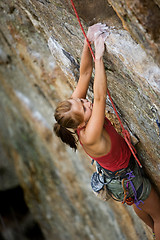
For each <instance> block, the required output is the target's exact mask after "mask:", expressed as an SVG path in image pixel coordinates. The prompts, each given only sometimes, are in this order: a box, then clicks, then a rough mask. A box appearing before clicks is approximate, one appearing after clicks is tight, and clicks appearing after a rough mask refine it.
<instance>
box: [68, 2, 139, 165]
mask: <svg viewBox="0 0 160 240" xmlns="http://www.w3.org/2000/svg"><path fill="white" fill-rule="evenodd" d="M70 1H71V4H72V7H73V10H74V12H75V14H76V17H77V20H78V22H79V25H80V28H81V30H82V32H83V35H84V37H85V39H86V41H87V44H88V47H89V49H90V52H91V54H92V57H93V59H94V61H95V56H94V53H93V50H92V48H91V45H90V42H89V40H88V38H87V36H86V33H85V31H84V28H83V26H82V24H81V20H80V18H79V16H78V13H77V10H76V8H75V5H74V3H73V0H70ZM107 94H108V96H109V99H110V101H111V104H112V107H113V109H114V111H115V114H116V116H117V118H118V120H119V123H120V125H121V128H122V134H123V136H124V139H125V141H126V143H127V145H128V147H129V149H130V150H131V152H132V154H133V156H134V158H135V159H136V161H137V162H138V164H139V166H140V167H142V165H141V163H140V161H139V160H138V158H137V156H136V151H135V148H134V147H133V145H132V144H131V140H130V134H129V132H128V131H127V130H126V129H125V128H124V126H123V124H122V121H121V119H120V117H119V115H118V112H117V110H116V107H115V105H114V103H113V100H112V98H111V95H110V92H109V90H108V89H107Z"/></svg>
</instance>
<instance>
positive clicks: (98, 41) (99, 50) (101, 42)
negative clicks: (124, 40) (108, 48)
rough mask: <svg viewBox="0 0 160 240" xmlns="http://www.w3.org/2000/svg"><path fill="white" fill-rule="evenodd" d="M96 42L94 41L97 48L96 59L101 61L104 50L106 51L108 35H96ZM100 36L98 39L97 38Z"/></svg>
mask: <svg viewBox="0 0 160 240" xmlns="http://www.w3.org/2000/svg"><path fill="white" fill-rule="evenodd" d="M95 35H96V36H95V40H94V46H95V58H96V60H98V59H100V58H101V57H102V56H103V54H104V50H105V45H104V42H105V39H106V37H107V36H108V33H107V32H105V33H101V34H100V35H98V33H97V34H95ZM97 36H98V37H97Z"/></svg>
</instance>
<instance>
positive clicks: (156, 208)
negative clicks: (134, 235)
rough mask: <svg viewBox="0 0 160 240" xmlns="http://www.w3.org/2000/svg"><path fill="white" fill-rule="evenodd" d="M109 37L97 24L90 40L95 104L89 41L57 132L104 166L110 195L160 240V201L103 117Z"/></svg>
mask: <svg viewBox="0 0 160 240" xmlns="http://www.w3.org/2000/svg"><path fill="white" fill-rule="evenodd" d="M106 36H107V28H106V26H105V25H104V24H100V23H99V24H95V25H93V26H91V27H89V29H88V33H87V37H88V40H89V41H90V43H91V44H92V43H94V46H95V77H94V85H93V92H94V102H93V104H92V103H91V102H89V101H88V100H86V94H87V90H88V86H89V82H90V79H91V74H92V69H93V63H92V56H91V53H90V51H89V48H88V45H87V41H86V40H85V42H84V46H83V51H82V56H81V64H80V78H79V81H78V84H77V87H76V89H75V91H74V92H73V94H72V96H71V98H70V99H68V100H66V101H63V102H60V103H59V104H58V106H57V108H56V110H55V115H54V116H55V119H56V121H57V123H55V125H54V131H55V133H56V135H57V136H58V137H60V138H61V140H62V141H63V142H64V143H66V144H68V145H69V146H70V147H71V148H73V149H75V150H76V149H77V137H78V139H79V141H80V143H81V145H82V147H83V149H84V150H85V152H86V153H87V154H88V155H89V156H91V158H92V159H94V160H95V161H96V162H97V163H98V164H100V166H101V167H102V169H103V171H104V175H105V180H106V185H105V186H107V189H108V191H109V192H110V193H111V195H112V196H113V197H114V198H116V199H118V200H120V201H122V202H126V203H127V202H128V204H129V205H131V202H132V204H133V208H134V210H135V212H136V214H137V215H138V216H139V217H140V218H141V219H142V220H143V221H144V222H145V223H146V224H147V225H148V226H149V227H150V228H151V229H152V231H153V232H154V233H155V236H156V239H157V240H160V198H159V196H158V195H157V193H156V191H155V190H154V188H153V186H152V185H151V183H150V182H149V180H148V179H147V178H146V177H145V176H143V175H141V173H140V171H139V168H138V166H137V165H136V163H135V161H134V158H133V156H132V154H131V152H130V149H129V147H128V146H127V144H126V142H125V140H124V139H123V137H122V136H120V135H119V134H118V133H117V132H116V130H115V129H114V127H113V126H112V124H111V122H110V121H109V120H108V119H107V118H106V117H105V104H106V92H107V78H106V73H105V69H104V64H103V53H104V49H105V46H104V41H105V38H106ZM107 183H108V184H107Z"/></svg>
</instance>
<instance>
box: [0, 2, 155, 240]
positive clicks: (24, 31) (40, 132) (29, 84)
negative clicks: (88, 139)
mask: <svg viewBox="0 0 160 240" xmlns="http://www.w3.org/2000/svg"><path fill="white" fill-rule="evenodd" d="M75 3H76V7H78V10H79V13H80V16H81V17H82V18H83V24H84V26H85V29H86V28H87V25H89V24H93V23H95V22H97V21H100V22H106V23H108V24H109V25H110V26H112V28H110V30H109V32H110V35H109V37H108V38H107V40H106V46H107V53H106V55H105V66H106V71H107V76H108V86H109V89H110V92H111V93H112V96H113V99H114V101H115V102H116V105H117V108H118V110H119V113H120V114H121V116H122V118H123V120H124V122H125V124H126V125H127V126H128V128H129V130H130V131H131V132H132V133H133V134H136V135H137V137H138V138H139V140H140V143H139V144H138V146H137V150H138V152H139V156H140V160H141V161H142V162H143V164H144V165H145V167H146V169H147V171H148V173H149V175H150V177H151V178H152V180H153V181H154V183H155V184H156V185H157V187H158V188H159V187H160V182H159V180H158V179H159V148H158V147H159V142H158V134H157V128H156V123H155V120H156V116H155V114H154V113H153V112H152V111H151V108H152V106H154V107H156V108H157V109H158V107H159V91H160V89H159V87H160V86H159V85H160V84H159V82H158V81H159V74H160V73H159V71H160V70H159V68H158V66H157V65H156V63H155V62H156V61H157V59H158V58H157V56H158V54H157V52H156V51H155V49H156V48H155V46H156V44H157V42H156V40H155V42H153V50H152V48H149V47H146V49H149V51H150V52H151V51H153V56H154V59H152V58H151V56H150V52H149V51H148V50H147V51H145V50H144V49H143V48H141V45H139V44H138V43H137V42H135V41H134V40H133V39H132V38H131V36H130V34H129V33H128V32H127V31H126V30H124V29H123V28H122V25H121V23H120V21H119V19H118V17H117V16H116V14H115V13H114V11H113V9H112V8H111V6H110V5H108V3H107V1H102V0H101V1H99V3H98V5H96V1H89V0H88V1H77V2H75ZM84 3H85V4H84ZM84 6H88V7H89V11H87V13H88V14H87V13H86V12H85V11H84ZM96 6H97V7H96ZM114 8H116V7H115V6H114ZM0 9H1V12H0V21H1V25H0V49H1V50H0V99H1V101H0V110H1V111H0V143H1V146H2V147H1V148H2V149H3V151H2V152H1V160H2V159H4V160H6V162H10V163H11V164H12V165H13V164H14V166H15V169H16V173H17V176H18V179H19V183H20V185H21V186H22V187H23V190H24V193H25V199H26V202H27V205H28V206H29V208H30V210H31V212H32V213H33V215H34V217H35V218H36V220H37V221H38V222H39V224H40V226H41V228H42V231H43V233H44V235H45V237H46V239H47V240H49V239H58V240H63V239H65V240H66V239H70V240H71V239H76V240H78V239H85V240H87V239H96V240H98V239H99V240H101V239H113V240H114V239H129V240H132V239H135V240H136V239H137V240H138V239H144V240H145V239H151V236H150V232H149V230H148V229H147V228H146V227H145V226H144V225H143V224H142V223H141V221H140V220H139V219H137V217H136V216H135V214H134V213H133V211H132V209H131V208H128V207H126V206H122V205H121V204H119V203H115V202H112V201H109V202H108V203H104V202H101V201H99V200H98V199H96V197H95V196H94V195H93V193H92V192H91V189H90V176H91V173H92V171H93V169H94V167H91V166H90V160H89V159H88V158H87V157H86V155H85V154H84V153H83V152H81V149H80V150H79V151H78V152H77V153H76V154H75V153H73V152H72V151H71V150H70V149H69V148H68V147H66V146H64V145H62V144H61V143H60V142H59V140H58V139H57V138H56V137H55V136H54V135H53V134H52V123H53V120H52V116H53V109H54V107H55V105H56V103H57V102H58V101H59V100H61V99H64V98H66V97H68V96H70V94H71V92H72V90H73V88H74V86H75V84H76V81H77V80H78V75H79V71H78V70H79V63H80V56H81V50H82V46H83V41H84V38H83V35H82V33H81V30H80V28H79V26H78V24H77V20H76V18H75V16H74V13H73V10H72V8H71V6H70V2H69V1H48V0H47V1H45V0H39V1H35V0H30V1H27V0H19V1H18V0H17V1H16V0H15V1H12V2H10V1H9V0H8V1H1V2H0ZM86 9H87V7H85V10H86ZM94 9H96V14H95V13H94V14H93V11H94ZM117 12H118V7H117ZM130 28H131V30H133V29H132V27H130ZM137 29H138V27H137ZM144 36H146V35H145V33H144ZM144 46H145V45H144ZM148 46H149V43H148ZM51 53H52V54H51ZM147 54H148V55H147ZM154 60H155V61H154ZM55 61H56V62H57V63H58V65H59V66H60V67H61V69H62V70H63V73H64V74H65V76H64V74H63V73H62V72H61V71H60V69H59V68H58V67H56V66H55ZM92 97H93V96H92V86H90V91H89V98H92ZM107 106H108V107H107V109H109V111H112V108H111V107H110V103H109V101H107ZM1 166H2V165H1ZM6 169H7V170H8V167H7V168H6ZM13 169H14V168H13ZM12 172H13V175H14V170H12ZM13 179H16V180H14V181H11V183H9V184H8V185H7V186H5V185H4V184H3V181H2V180H1V183H0V185H1V186H3V187H4V188H8V187H13V186H16V185H17V183H18V180H17V178H16V176H14V177H13ZM1 186H0V187H1ZM1 189H3V188H2V187H1ZM126 222H127V223H128V224H127V225H126Z"/></svg>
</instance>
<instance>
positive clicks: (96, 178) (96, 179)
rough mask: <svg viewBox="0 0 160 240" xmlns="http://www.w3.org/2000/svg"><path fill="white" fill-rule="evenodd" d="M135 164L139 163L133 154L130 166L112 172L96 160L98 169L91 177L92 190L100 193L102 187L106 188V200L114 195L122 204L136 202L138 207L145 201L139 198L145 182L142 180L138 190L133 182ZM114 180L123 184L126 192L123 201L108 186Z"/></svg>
mask: <svg viewBox="0 0 160 240" xmlns="http://www.w3.org/2000/svg"><path fill="white" fill-rule="evenodd" d="M93 162H94V160H92V164H93ZM135 164H137V163H136V162H135V161H134V158H133V156H132V157H131V159H130V163H129V166H128V167H127V168H123V169H121V170H118V171H115V172H112V171H109V170H107V169H105V168H103V167H102V166H101V165H100V164H99V163H98V162H96V170H97V171H96V172H94V173H93V174H92V177H91V187H92V190H93V191H94V192H96V193H100V192H101V191H102V189H105V190H106V192H107V193H106V199H105V200H108V199H109V198H110V197H112V198H113V199H114V200H116V201H120V202H122V204H124V203H126V204H127V205H132V204H135V205H136V206H137V207H138V205H139V204H140V203H143V201H141V200H138V199H139V198H140V196H141V194H142V191H143V182H141V183H140V184H139V185H138V187H137V190H136V189H135V187H134V184H133V182H132V180H133V179H134V178H135V175H134V174H133V169H134V167H135ZM137 167H138V166H137ZM113 180H116V181H118V182H119V184H121V185H122V188H123V192H124V197H123V200H122V201H121V200H119V199H117V198H116V197H115V196H114V192H113V193H112V192H111V191H110V190H109V189H108V187H107V186H109V184H110V183H111V182H112V181H113ZM125 184H126V186H125ZM129 185H130V186H131V188H129ZM131 192H132V193H131ZM138 208H139V207H138ZM139 209H140V208H139Z"/></svg>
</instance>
